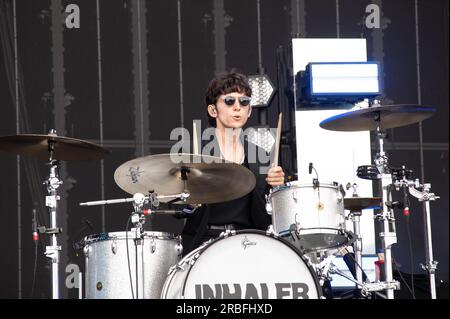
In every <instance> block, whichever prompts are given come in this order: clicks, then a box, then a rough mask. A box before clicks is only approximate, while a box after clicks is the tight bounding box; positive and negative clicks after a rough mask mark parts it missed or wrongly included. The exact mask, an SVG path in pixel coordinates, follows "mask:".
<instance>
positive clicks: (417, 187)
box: [396, 179, 439, 299]
mask: <svg viewBox="0 0 450 319" xmlns="http://www.w3.org/2000/svg"><path fill="white" fill-rule="evenodd" d="M396 186H397V187H400V186H404V187H407V188H408V191H409V193H410V194H411V195H412V196H414V197H415V198H417V199H418V200H419V202H422V203H423V211H424V224H425V250H426V264H425V265H423V264H421V266H422V269H423V270H425V271H426V272H427V273H428V277H429V281H430V294H431V299H436V278H435V273H436V269H437V264H438V262H437V261H436V260H434V259H433V242H432V236H431V217H430V201H435V200H436V199H438V198H439V196H436V195H435V194H434V193H430V190H431V184H429V183H427V184H420V182H419V179H416V180H415V181H407V180H402V181H397V182H396Z"/></svg>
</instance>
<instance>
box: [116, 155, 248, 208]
mask: <svg viewBox="0 0 450 319" xmlns="http://www.w3.org/2000/svg"><path fill="white" fill-rule="evenodd" d="M183 179H184V180H183ZM114 180H115V181H116V183H117V185H118V186H119V187H120V188H122V189H123V190H124V191H125V192H127V193H129V194H135V193H143V194H148V192H149V191H155V192H156V193H157V194H158V195H174V194H180V193H183V192H187V193H189V197H188V198H187V200H186V203H188V204H211V203H219V202H226V201H230V200H233V199H237V198H239V197H242V196H244V195H246V194H248V193H249V192H251V191H252V190H253V188H254V187H255V184H256V179H255V176H254V175H253V173H252V172H251V171H250V170H248V169H247V168H245V167H244V166H242V165H239V164H236V163H233V162H228V161H224V160H222V159H220V158H218V157H213V156H206V155H193V154H157V155H149V156H144V157H139V158H136V159H133V160H130V161H128V162H125V163H123V164H122V165H120V166H119V167H118V168H117V169H116V171H115V173H114ZM163 201H164V200H163Z"/></svg>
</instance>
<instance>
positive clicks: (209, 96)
mask: <svg viewBox="0 0 450 319" xmlns="http://www.w3.org/2000/svg"><path fill="white" fill-rule="evenodd" d="M233 92H238V93H244V94H245V95H247V96H249V97H251V96H252V89H251V87H250V84H249V83H248V78H247V76H246V75H244V74H242V73H238V72H237V71H236V70H235V69H232V70H231V71H228V72H223V73H220V74H218V75H217V76H216V77H215V78H214V79H212V80H211V82H209V85H208V88H207V89H206V93H205V103H206V107H208V105H210V104H214V105H215V104H216V103H217V98H218V97H219V96H220V95H222V94H228V93H233ZM206 113H207V115H208V123H209V125H210V126H212V127H216V119H215V118H214V117H212V116H211V115H209V113H208V112H206Z"/></svg>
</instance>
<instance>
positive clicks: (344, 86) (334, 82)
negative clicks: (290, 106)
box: [296, 62, 381, 105]
mask: <svg viewBox="0 0 450 319" xmlns="http://www.w3.org/2000/svg"><path fill="white" fill-rule="evenodd" d="M379 74H380V71H379V64H378V63H377V62H311V63H309V64H308V65H307V66H306V70H305V71H303V72H299V74H297V81H296V82H298V83H297V94H298V96H297V98H298V100H297V101H300V102H301V103H303V104H305V103H306V104H312V105H314V104H319V105H320V104H330V103H335V104H339V103H345V102H346V103H357V102H359V101H363V100H364V99H374V98H375V97H376V96H378V95H380V94H381V87H380V79H379Z"/></svg>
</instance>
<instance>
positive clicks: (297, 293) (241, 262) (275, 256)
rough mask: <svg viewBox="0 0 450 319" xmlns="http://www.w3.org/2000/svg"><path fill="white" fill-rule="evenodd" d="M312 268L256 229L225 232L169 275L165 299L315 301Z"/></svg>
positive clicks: (279, 241)
mask: <svg viewBox="0 0 450 319" xmlns="http://www.w3.org/2000/svg"><path fill="white" fill-rule="evenodd" d="M320 297H321V290H320V286H319V282H318V279H317V276H316V274H315V273H314V271H313V269H312V267H311V265H309V264H308V263H307V261H306V259H305V258H304V257H303V256H302V255H301V254H300V253H299V251H298V250H297V249H295V247H294V246H292V245H291V244H290V243H288V242H286V241H285V240H283V239H280V238H278V237H276V236H274V235H273V234H268V233H265V232H263V231H257V230H241V231H237V232H228V233H223V234H221V236H220V237H219V238H217V239H215V240H213V241H212V242H207V243H206V244H204V245H203V246H200V247H199V248H197V249H196V250H193V251H192V252H191V253H189V254H188V255H186V256H185V257H184V258H183V259H182V260H181V261H180V262H179V263H178V264H177V265H176V266H174V267H172V268H171V269H170V271H169V275H168V277H167V280H166V281H165V283H164V287H163V290H162V294H161V298H162V299H178V298H188V299H250V298H253V299H317V298H320Z"/></svg>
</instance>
